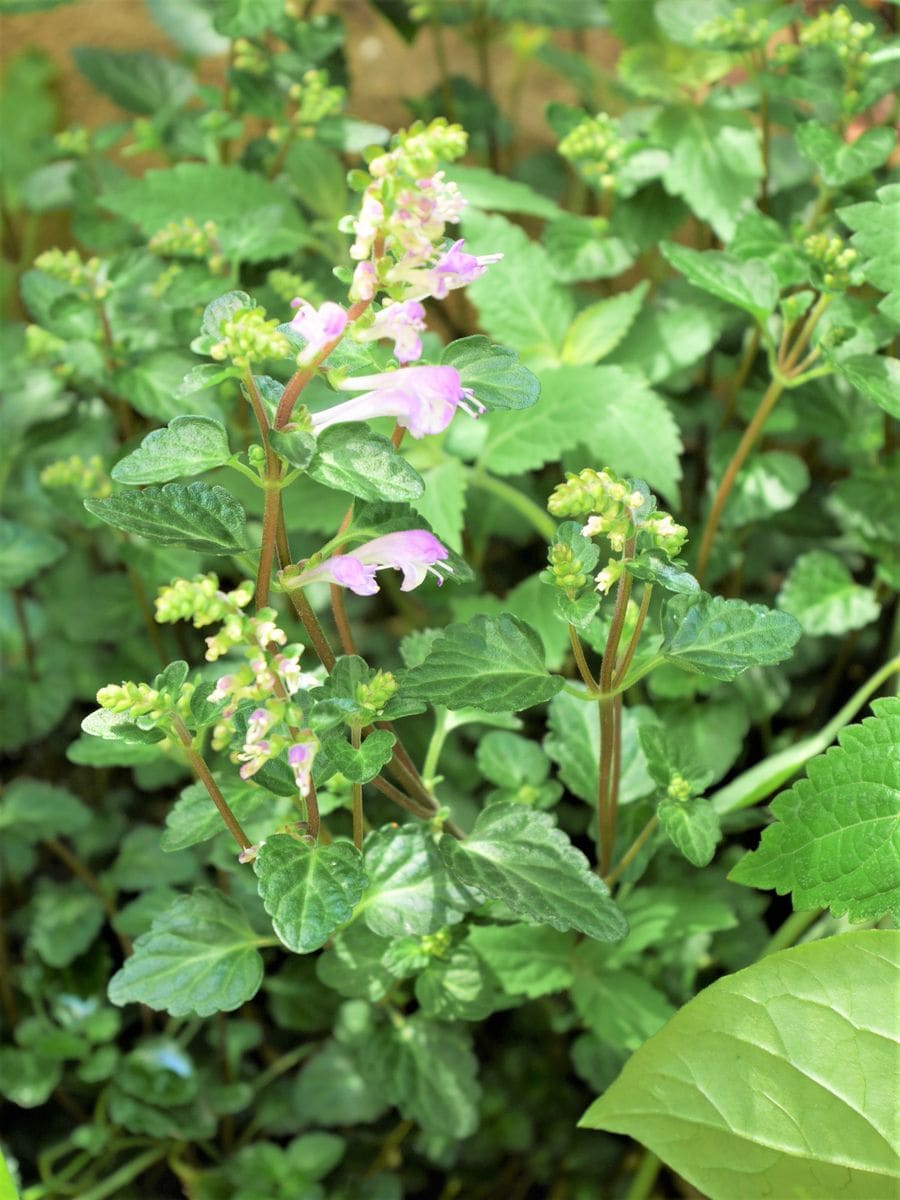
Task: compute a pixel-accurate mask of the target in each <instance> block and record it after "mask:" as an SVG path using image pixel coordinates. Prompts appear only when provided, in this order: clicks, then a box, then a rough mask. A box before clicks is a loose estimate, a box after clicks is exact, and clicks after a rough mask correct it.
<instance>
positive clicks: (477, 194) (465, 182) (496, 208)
mask: <svg viewBox="0 0 900 1200" xmlns="http://www.w3.org/2000/svg"><path fill="white" fill-rule="evenodd" d="M446 176H447V179H448V180H450V182H452V183H455V184H457V185H458V186H459V189H460V191H461V192H462V194H463V195H464V196H465V198H466V200H467V201H468V202H469V204H470V205H471V206H472V208H486V209H489V210H491V211H492V212H514V213H522V214H523V215H524V216H526V217H544V218H545V219H547V220H551V221H552V220H553V218H554V217H558V216H560V215H561V211H562V210H561V209H560V207H559V205H558V204H556V203H555V202H554V201H553V200H551V199H549V197H547V196H542V195H541V194H540V192H536V191H534V189H533V188H530V187H529V186H528V184H527V183H520V182H519V181H518V180H516V179H508V178H506V176H504V175H495V174H494V172H493V171H489V170H488V169H487V168H486V167H464V166H460V165H459V164H458V163H454V164H453V166H452V167H448V168H447V171H446Z"/></svg>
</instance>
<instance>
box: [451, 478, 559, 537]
mask: <svg viewBox="0 0 900 1200" xmlns="http://www.w3.org/2000/svg"><path fill="white" fill-rule="evenodd" d="M469 480H470V482H471V483H472V484H473V485H474V486H475V487H477V488H480V489H481V491H483V492H490V493H491V495H493V496H496V497H497V498H498V499H499V500H503V501H505V502H506V503H507V504H508V505H509V506H510V508H514V509H515V510H516V512H517V513H519V514H520V515H521V516H523V517H524V518H525V520H526V521H528V523H529V524H530V525H531V526H532V527H533V528H534V529H536V530H537V532H538V533H539V534H540V535H541V537H542V538H546V540H547V541H548V542H549V541H551V540H552V539H553V537H554V536H555V534H556V522H555V521H554V520H553V518H552V517H551V516H550V515H549V513H546V512H544V510H543V509H542V508H541V507H540V505H538V504H535V502H534V501H533V500H531V499H530V498H529V497H528V496H525V495H523V494H522V492H520V491H519V490H518V489H517V488H514V487H513V486H512V485H511V484H509V483H504V482H503V480H502V479H497V478H495V477H494V476H493V475H488V474H487V472H486V471H482V470H481V469H480V468H475V469H473V470H472V471H470V473H469Z"/></svg>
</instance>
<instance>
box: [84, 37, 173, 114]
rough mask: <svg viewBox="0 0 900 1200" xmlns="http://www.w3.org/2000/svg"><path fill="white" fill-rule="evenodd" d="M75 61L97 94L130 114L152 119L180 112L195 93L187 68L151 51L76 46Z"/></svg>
mask: <svg viewBox="0 0 900 1200" xmlns="http://www.w3.org/2000/svg"><path fill="white" fill-rule="evenodd" d="M72 57H73V58H74V59H75V65H76V66H77V67H78V70H79V71H80V72H81V73H82V75H84V76H86V77H87V78H88V79H89V80H90V81H91V83H92V84H93V85H94V87H95V88H97V90H98V91H100V92H102V93H103V95H104V96H108V97H109V98H110V100H113V101H115V103H116V104H118V105H120V106H121V107H122V108H124V109H126V110H127V111H128V112H133V113H140V114H142V115H143V116H152V115H153V114H154V113H156V112H160V111H161V110H163V109H171V108H180V107H181V105H182V104H184V102H185V100H188V99H189V98H190V97H191V96H192V95H193V94H194V91H195V85H194V79H193V76H192V74H191V72H190V71H189V70H188V69H187V68H186V67H183V66H182V65H181V63H177V62H173V61H172V59H170V58H163V56H162V55H161V54H154V53H153V52H152V51H150V50H109V49H107V48H106V47H105V46H76V48H75V49H74V50H73V51H72Z"/></svg>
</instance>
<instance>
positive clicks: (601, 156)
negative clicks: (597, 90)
mask: <svg viewBox="0 0 900 1200" xmlns="http://www.w3.org/2000/svg"><path fill="white" fill-rule="evenodd" d="M624 148H625V142H624V140H623V138H622V136H621V134H620V133H619V128H618V125H617V124H616V122H615V121H614V120H613V118H612V117H611V116H610V115H609V114H608V113H597V115H596V116H595V117H585V118H584V120H583V121H581V122H580V123H579V124H578V125H576V126H575V128H574V129H572V130H570V131H569V133H567V134H566V136H565V137H564V138H563V140H562V141H561V142H560V143H559V152H560V154H561V155H562V156H563V158H565V159H568V161H569V162H571V163H572V164H573V165H574V166H575V168H576V169H577V171H578V173H579V174H580V175H581V177H582V178H583V179H584V180H585V182H586V183H588V184H590V185H591V187H594V188H597V189H598V190H599V191H603V192H610V191H615V188H616V183H617V180H616V169H617V164H618V162H619V160H620V158H621V157H622V153H623V151H624Z"/></svg>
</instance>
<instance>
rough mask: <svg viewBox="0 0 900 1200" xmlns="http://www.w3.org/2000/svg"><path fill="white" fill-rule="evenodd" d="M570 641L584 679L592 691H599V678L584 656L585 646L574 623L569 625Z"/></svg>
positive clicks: (577, 665)
mask: <svg viewBox="0 0 900 1200" xmlns="http://www.w3.org/2000/svg"><path fill="white" fill-rule="evenodd" d="M569 642H570V644H571V646H572V654H573V655H574V657H575V665H576V667H577V668H578V674H579V675H580V676H581V678H582V680H583V681H584V683H585V686H586V687H587V688H588V689H589V690H590V691H592V692H596V691H598V690H599V689H598V685H597V680H596V679H595V678H594V676H593V675H592V674H591V668H590V667H589V666H588V661H587V659H586V658H585V656H584V646H582V644H581V638H580V637H579V636H578V630H577V629H576V628H575V626H574V625H570V626H569Z"/></svg>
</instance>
